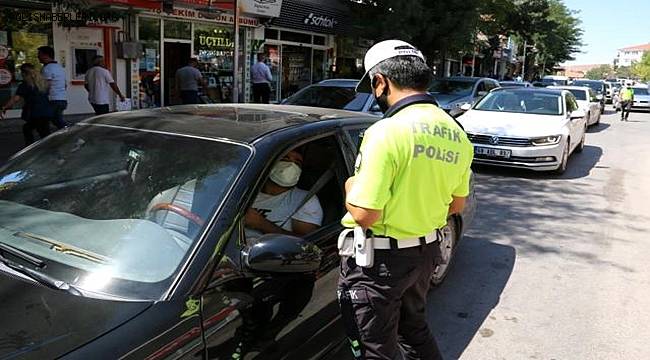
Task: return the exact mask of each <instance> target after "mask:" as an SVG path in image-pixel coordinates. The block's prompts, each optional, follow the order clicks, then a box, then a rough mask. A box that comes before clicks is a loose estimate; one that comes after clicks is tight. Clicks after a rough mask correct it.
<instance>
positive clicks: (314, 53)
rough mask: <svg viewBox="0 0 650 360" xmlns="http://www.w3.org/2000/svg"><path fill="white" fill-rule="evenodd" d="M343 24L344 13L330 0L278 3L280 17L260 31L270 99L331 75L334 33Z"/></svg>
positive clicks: (333, 60)
mask: <svg viewBox="0 0 650 360" xmlns="http://www.w3.org/2000/svg"><path fill="white" fill-rule="evenodd" d="M330 3H331V4H330ZM346 24H347V15H346V14H345V12H344V11H343V10H341V9H340V8H338V7H336V6H335V4H334V3H332V2H328V1H323V2H310V1H304V0H303V1H299V0H284V1H283V2H282V9H281V12H280V17H278V18H277V19H274V20H273V21H272V23H271V25H270V26H268V27H267V28H266V29H265V30H264V39H265V43H264V48H263V51H264V52H265V53H266V54H267V55H268V58H269V65H270V67H271V74H272V75H273V83H272V84H271V88H272V93H271V100H272V101H280V100H282V99H284V98H287V97H288V96H291V95H292V94H294V93H295V92H296V91H298V90H299V89H301V88H303V87H305V86H307V85H309V84H313V83H316V82H319V81H321V80H323V79H327V78H331V77H333V75H334V74H333V71H334V70H335V66H334V64H335V59H336V35H337V34H342V33H344V32H345V31H346V30H347V28H346ZM260 50H262V49H260Z"/></svg>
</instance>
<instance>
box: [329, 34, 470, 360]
mask: <svg viewBox="0 0 650 360" xmlns="http://www.w3.org/2000/svg"><path fill="white" fill-rule="evenodd" d="M364 65H365V69H366V73H365V75H364V76H363V78H362V79H361V82H360V83H359V85H358V87H357V91H360V92H372V94H373V95H374V96H375V98H376V100H377V103H378V105H379V106H380V107H381V108H382V110H383V112H384V118H383V119H382V120H380V121H378V122H377V123H375V124H373V125H372V126H371V127H370V128H368V129H367V130H366V131H365V134H364V136H363V141H362V144H361V148H360V152H359V155H358V158H357V162H356V166H355V175H354V176H353V177H351V178H349V179H348V181H347V182H346V184H345V189H346V208H347V210H348V213H347V214H346V215H345V217H344V218H343V220H342V224H343V225H344V226H345V227H347V228H354V227H358V226H360V227H361V228H363V229H365V230H366V231H365V233H366V235H367V236H371V234H372V236H374V238H371V239H372V244H374V261H372V265H368V264H366V265H363V266H362V265H359V264H358V261H357V260H358V259H356V260H355V257H353V256H345V254H344V252H343V250H342V258H341V269H340V277H339V283H338V289H337V293H338V297H339V305H340V307H341V314H342V318H343V321H344V325H345V327H346V330H347V332H348V337H349V340H350V343H351V346H352V351H353V354H354V355H355V357H356V358H358V359H391V360H392V359H395V358H397V357H398V356H399V354H400V351H401V352H403V355H406V358H418V359H440V358H441V355H440V352H439V350H438V347H437V345H436V342H435V339H434V337H433V335H432V333H431V332H430V330H429V328H428V325H427V322H426V315H425V311H426V298H427V293H428V290H429V283H430V278H431V275H432V273H433V270H434V261H435V257H436V256H439V254H440V248H439V246H440V240H441V239H442V232H441V230H440V229H442V228H443V227H444V226H445V225H446V224H447V217H448V216H449V215H450V214H454V213H459V212H461V211H462V209H463V206H464V204H465V197H466V196H468V194H469V182H470V176H471V170H470V165H471V162H472V157H473V148H472V145H471V143H470V142H469V140H468V139H467V136H466V134H465V133H464V131H463V130H462V128H461V127H460V126H459V125H458V124H457V123H456V122H455V120H454V119H452V118H451V117H450V116H448V115H447V114H446V113H445V112H444V111H442V110H440V109H439V108H438V107H437V106H436V105H435V104H436V103H435V100H434V99H433V98H431V97H430V96H429V95H427V92H426V90H427V88H428V86H429V84H430V82H431V78H432V73H431V70H430V69H429V67H428V66H427V65H426V62H425V59H424V57H423V56H422V53H421V52H420V51H419V50H417V49H416V48H415V47H413V46H412V45H410V44H408V43H406V42H403V41H399V40H387V41H382V42H380V43H377V44H376V45H374V46H373V47H372V48H370V49H369V50H368V52H367V54H366V56H365V59H364ZM360 232H361V231H360ZM346 233H349V234H350V235H345V234H346ZM361 233H362V234H363V232H361ZM352 234H353V232H350V231H344V233H343V235H342V236H341V238H340V239H339V245H340V244H341V239H345V240H347V239H348V238H347V237H346V236H352ZM354 241H355V244H356V239H355V240H354Z"/></svg>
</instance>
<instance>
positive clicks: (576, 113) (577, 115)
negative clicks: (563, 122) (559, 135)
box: [570, 109, 587, 120]
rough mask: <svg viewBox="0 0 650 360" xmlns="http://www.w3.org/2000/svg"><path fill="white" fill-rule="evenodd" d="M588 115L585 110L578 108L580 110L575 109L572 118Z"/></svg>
mask: <svg viewBox="0 0 650 360" xmlns="http://www.w3.org/2000/svg"><path fill="white" fill-rule="evenodd" d="M586 115H587V114H586V113H585V112H584V110H580V109H578V110H574V111H573V112H572V113H571V115H570V118H571V120H573V119H581V118H583V117H585V116H586Z"/></svg>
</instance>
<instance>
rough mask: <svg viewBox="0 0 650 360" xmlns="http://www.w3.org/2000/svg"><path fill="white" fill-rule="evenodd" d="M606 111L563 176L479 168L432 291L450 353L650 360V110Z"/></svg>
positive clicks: (440, 335) (434, 324)
mask: <svg viewBox="0 0 650 360" xmlns="http://www.w3.org/2000/svg"><path fill="white" fill-rule="evenodd" d="M618 117H619V116H618V114H614V113H613V111H608V112H607V115H605V116H603V118H602V122H601V125H600V126H598V127H595V128H592V129H590V130H589V133H588V134H587V141H586V143H587V146H586V147H585V150H584V152H583V153H581V154H574V155H572V156H571V158H570V161H569V169H568V170H567V172H566V174H564V175H563V176H553V175H549V174H544V173H534V172H529V171H519V170H508V169H502V168H490V167H480V168H477V169H475V172H476V175H477V196H478V201H479V205H478V206H479V208H478V213H477V217H476V219H475V222H474V224H473V225H472V228H471V229H470V230H469V231H468V233H467V236H466V237H465V239H464V241H463V243H461V245H460V247H459V249H458V250H459V251H458V253H457V257H456V259H455V260H456V262H455V264H454V267H453V268H452V270H451V273H450V274H449V277H448V278H447V279H446V282H445V283H444V284H443V285H442V286H441V287H440V288H438V289H434V290H432V291H431V292H430V294H429V323H430V326H431V328H432V329H433V331H434V333H435V335H436V337H437V339H438V342H439V344H440V346H441V348H442V350H443V353H444V354H445V359H458V358H460V359H472V360H473V359H476V360H489V359H517V360H518V359H544V360H550V359H556V360H559V359H589V360H591V359H631V360H632V359H634V360H636V359H649V358H650V261H648V257H649V256H650V237H649V236H648V235H649V234H650V186H649V185H648V184H649V179H650V113H633V114H632V115H631V116H630V121H629V122H620V121H619V120H618Z"/></svg>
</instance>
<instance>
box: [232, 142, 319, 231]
mask: <svg viewBox="0 0 650 360" xmlns="http://www.w3.org/2000/svg"><path fill="white" fill-rule="evenodd" d="M302 162H303V157H302V154H301V153H300V152H298V151H295V150H291V151H289V152H288V153H287V154H286V155H285V156H284V157H283V158H282V159H280V160H279V161H278V162H277V163H276V164H275V165H274V166H273V169H272V170H271V173H270V175H269V179H268V180H267V181H266V183H265V184H264V185H263V186H262V190H261V191H260V193H259V194H258V195H257V198H256V199H255V201H254V202H253V205H252V206H251V208H249V209H248V211H247V212H246V215H245V219H244V220H245V224H246V228H247V231H246V235H247V237H251V236H256V235H260V234H287V235H294V236H303V235H305V234H308V233H310V232H312V231H314V230H316V229H318V228H319V227H320V226H321V223H322V221H323V209H322V207H321V205H320V202H319V201H318V198H317V197H316V196H315V195H314V196H313V197H311V199H309V200H307V202H305V203H304V205H302V206H301V207H300V208H299V209H298V207H299V206H300V204H301V203H303V201H304V199H305V197H306V196H307V195H308V194H309V192H308V191H305V190H302V189H298V188H297V187H296V184H297V183H298V180H299V179H300V175H301V173H302ZM251 230H252V231H251Z"/></svg>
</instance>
